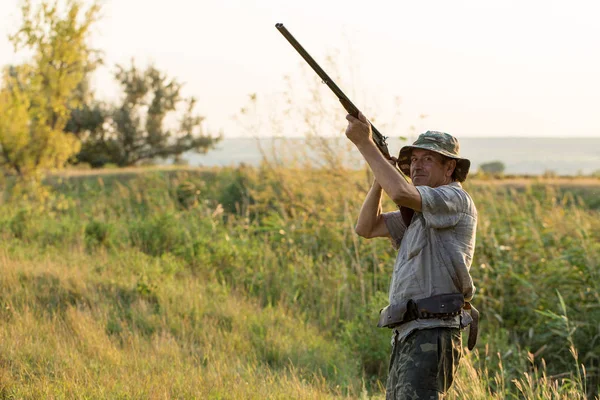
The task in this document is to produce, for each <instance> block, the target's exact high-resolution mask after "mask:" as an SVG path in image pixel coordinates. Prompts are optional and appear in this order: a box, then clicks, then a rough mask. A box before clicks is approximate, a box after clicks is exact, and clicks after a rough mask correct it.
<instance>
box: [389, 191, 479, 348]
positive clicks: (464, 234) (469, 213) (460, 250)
mask: <svg viewBox="0 0 600 400" xmlns="http://www.w3.org/2000/svg"><path fill="white" fill-rule="evenodd" d="M416 189H417V190H418V191H419V193H420V194H421V199H422V205H421V209H422V211H421V212H416V213H415V214H414V216H413V219H412V222H411V223H410V226H409V227H408V228H407V227H406V224H405V223H404V221H403V220H402V216H401V214H400V211H394V212H389V213H385V214H383V218H384V221H385V224H386V226H387V228H388V231H389V232H390V235H391V236H392V239H393V240H394V241H395V242H396V244H397V245H398V246H399V250H398V256H397V257H396V262H395V264H394V272H393V274H392V282H391V284H390V291H389V302H390V304H403V303H404V304H405V303H406V302H408V301H409V300H411V299H412V300H419V299H423V298H426V297H431V296H435V295H438V294H444V293H462V294H463V295H464V296H465V301H470V300H471V298H472V297H473V293H474V291H475V287H474V286H473V280H472V279H471V275H470V274H469V269H470V268H471V262H472V260H473V252H474V249H475V231H476V227H477V209H476V208H475V204H474V203H473V200H472V199H471V197H470V196H469V194H468V193H467V192H466V191H465V190H463V188H462V186H461V185H460V183H458V182H452V183H450V184H448V185H444V186H439V187H436V188H432V187H429V186H417V187H416ZM459 322H460V318H459V317H455V318H450V319H446V320H441V319H426V320H415V321H411V322H408V323H405V324H402V325H401V326H400V327H398V328H396V330H397V331H398V333H399V335H400V339H403V338H404V337H406V336H407V335H408V334H409V333H410V332H412V331H413V330H415V329H426V328H433V327H440V326H450V327H457V326H458V325H459Z"/></svg>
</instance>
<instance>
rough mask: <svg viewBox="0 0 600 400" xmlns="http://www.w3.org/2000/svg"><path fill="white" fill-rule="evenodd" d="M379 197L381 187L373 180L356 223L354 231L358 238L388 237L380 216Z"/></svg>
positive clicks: (388, 234) (387, 231)
mask: <svg viewBox="0 0 600 400" xmlns="http://www.w3.org/2000/svg"><path fill="white" fill-rule="evenodd" d="M381 195H382V189H381V185H380V184H379V183H377V181H376V180H375V181H374V182H373V186H371V189H370V190H369V193H367V197H366V198H365V202H364V203H363V205H362V207H361V209H360V214H359V215H358V221H356V227H355V228H354V230H355V231H356V233H357V234H358V235H359V236H362V237H364V238H367V239H371V238H375V237H389V236H390V232H389V230H388V228H387V226H386V224H385V221H384V219H383V215H382V214H381V211H382V209H381Z"/></svg>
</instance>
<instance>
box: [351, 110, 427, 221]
mask: <svg viewBox="0 0 600 400" xmlns="http://www.w3.org/2000/svg"><path fill="white" fill-rule="evenodd" d="M346 119H347V120H348V122H349V123H348V128H347V129H346V136H347V137H348V139H350V140H351V141H352V142H353V143H354V144H355V145H356V147H357V148H358V150H359V151H360V153H361V154H362V155H363V157H364V159H365V160H366V161H367V163H368V164H369V167H370V168H371V171H373V175H375V179H376V180H377V182H379V184H380V185H381V187H382V188H383V190H385V192H386V193H387V194H388V196H390V198H391V199H392V200H393V201H394V203H396V204H397V205H399V206H404V207H408V208H412V209H413V210H415V211H421V194H420V193H419V192H418V191H417V189H416V188H415V187H414V186H413V185H411V184H410V183H408V182H406V180H404V179H403V178H402V176H401V175H400V172H398V170H397V169H396V168H394V167H393V166H392V165H390V163H389V162H388V161H387V160H386V159H385V157H384V156H383V155H382V154H381V152H380V151H379V149H378V148H377V146H376V145H375V143H374V142H373V138H372V133H371V124H370V123H369V121H368V120H367V119H366V118H365V116H364V115H363V114H362V113H360V112H359V114H358V119H357V118H354V117H353V116H352V115H347V116H346Z"/></svg>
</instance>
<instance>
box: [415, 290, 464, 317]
mask: <svg viewBox="0 0 600 400" xmlns="http://www.w3.org/2000/svg"><path fill="white" fill-rule="evenodd" d="M416 303H417V310H418V311H419V317H420V318H431V317H434V316H443V315H458V314H459V313H460V310H461V309H462V308H463V306H464V305H465V298H464V297H463V295H462V294H460V293H458V294H457V293H450V294H440V295H437V296H432V297H427V298H425V299H419V300H417V301H416Z"/></svg>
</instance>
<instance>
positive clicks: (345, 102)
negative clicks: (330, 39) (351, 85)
mask: <svg viewBox="0 0 600 400" xmlns="http://www.w3.org/2000/svg"><path fill="white" fill-rule="evenodd" d="M275 28H277V30H279V32H280V33H281V34H282V35H283V36H284V37H285V38H286V39H287V41H288V42H290V44H291V45H292V47H294V48H295V49H296V51H297V52H298V53H299V54H300V55H301V56H302V58H304V61H306V62H307V63H308V65H310V67H311V68H312V69H313V70H314V71H315V72H316V73H317V75H319V77H320V78H321V80H322V81H323V83H324V84H326V85H327V86H329V89H331V91H333V93H334V94H335V95H336V96H337V98H338V99H339V100H340V103H342V106H344V108H345V109H346V111H348V114H350V115H352V116H353V117H354V118H358V108H357V107H356V106H355V105H354V104H353V103H352V101H350V99H349V98H348V96H346V95H345V94H344V92H342V90H341V89H340V88H339V87H338V86H337V85H336V84H335V82H333V80H332V79H331V78H330V77H329V75H327V73H326V72H325V71H323V68H321V67H320V66H319V64H317V62H316V61H315V60H314V59H313V58H312V57H311V55H310V54H308V52H307V51H306V50H304V47H302V45H301V44H300V43H298V41H297V40H296V39H295V38H294V36H292V34H291V33H290V31H288V30H287V28H286V27H285V26H283V24H282V23H278V24H275ZM371 130H372V132H373V141H374V142H375V144H376V145H377V147H378V148H379V150H380V151H381V152H382V153H383V155H384V156H385V157H386V158H388V159H390V158H391V156H390V152H389V150H388V148H387V143H386V142H385V140H386V137H385V136H383V135H382V134H381V133H380V132H379V131H378V130H377V128H375V127H374V126H373V124H371Z"/></svg>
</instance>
